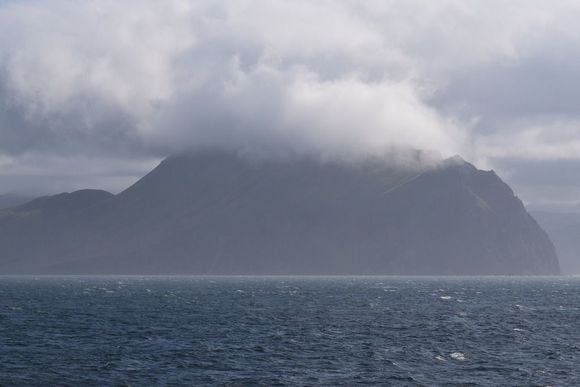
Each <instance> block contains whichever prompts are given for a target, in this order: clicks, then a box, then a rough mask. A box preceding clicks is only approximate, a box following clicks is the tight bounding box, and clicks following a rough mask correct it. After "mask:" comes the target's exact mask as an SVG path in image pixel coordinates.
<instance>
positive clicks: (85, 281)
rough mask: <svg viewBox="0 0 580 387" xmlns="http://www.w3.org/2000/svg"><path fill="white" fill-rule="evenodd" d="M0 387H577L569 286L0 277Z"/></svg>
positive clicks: (577, 316)
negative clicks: (265, 386)
mask: <svg viewBox="0 0 580 387" xmlns="http://www.w3.org/2000/svg"><path fill="white" fill-rule="evenodd" d="M0 384H2V385H55V384H58V385H174V384H177V385H179V384H183V385H195V386H200V385H221V384H229V385H268V386H274V385H280V386H282V385H358V384H360V385H363V384H367V385H394V386H407V385H408V386H433V385H457V386H459V385H467V386H498V385H534V386H536V385H537V386H547V385H554V386H565V385H569V386H578V385H580V280H579V279H573V278H557V279H554V278H552V279H547V278H546V279H523V278H492V279H489V278H488V279H465V278H464V279H436V278H380V277H372V278H217V277H216V278H211V277H209V278H200V277H182V278H179V277H169V278H161V277H152V278H144V277H101V278H87V277H68V278H36V279H35V278H32V277H26V278H25V277H0Z"/></svg>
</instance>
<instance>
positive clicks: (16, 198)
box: [0, 194, 32, 210]
mask: <svg viewBox="0 0 580 387" xmlns="http://www.w3.org/2000/svg"><path fill="white" fill-rule="evenodd" d="M31 199H32V198H31V197H28V196H22V195H15V194H4V195H0V210H1V209H4V208H10V207H15V206H18V205H20V204H24V203H26V202H28V201H30V200H31Z"/></svg>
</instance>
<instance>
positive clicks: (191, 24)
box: [0, 0, 580, 174]
mask: <svg viewBox="0 0 580 387" xmlns="http://www.w3.org/2000/svg"><path fill="white" fill-rule="evenodd" d="M578 16H580V5H579V4H577V3H576V2H572V1H564V0H562V1H551V2H547V1H540V0H538V1H524V0H516V1H512V2H504V1H499V0H497V1H496V0H488V1H469V2H466V1H458V0H443V1H438V2H432V1H420V0H405V1H402V0H389V1H378V0H376V1H375V0H366V1H354V0H339V1H330V0H322V1H316V2H313V1H306V0H296V1H279V2H270V1H260V0H240V1H235V2H233V1H225V0H224V1H202V0H200V1H195V2H191V1H186V0H167V1H157V0H141V1H136V0H127V1H123V2H118V1H113V0H86V1H76V0H44V1H39V0H22V1H12V0H8V1H5V2H2V3H0V154H1V155H3V156H4V157H5V158H9V159H10V160H11V163H10V165H11V168H13V170H17V169H18V168H17V166H18V165H22V166H26V165H28V164H27V163H28V161H26V160H29V159H30V158H35V159H42V158H44V157H46V158H51V159H53V160H54V159H55V158H59V157H61V158H62V160H75V159H77V158H78V159H79V160H80V159H83V160H85V162H80V163H79V165H84V166H85V167H86V168H89V164H90V163H92V162H94V163H101V162H103V161H102V160H104V159H108V160H118V162H119V163H120V164H118V165H121V163H123V162H133V161H135V162H140V161H139V160H151V159H155V158H157V159H159V158H161V157H163V156H165V155H167V154H170V153H172V152H176V151H179V150H182V149H185V148H190V147H202V146H210V145H211V146H219V147H226V148H234V149H243V150H248V151H251V152H258V153H267V154H284V153H287V154H293V153H298V154H300V153H314V154H321V155H324V156H328V157H335V156H344V155H347V156H357V155H367V154H369V153H370V154H381V153H383V152H387V151H390V150H392V149H398V148H417V149H428V150H437V151H440V152H441V153H442V154H443V155H445V156H448V155H452V154H455V153H460V154H462V155H464V156H465V157H467V158H469V159H472V160H476V161H479V162H481V163H482V165H489V166H494V165H502V164H501V163H500V161H501V159H507V158H518V159H529V160H532V159H534V160H536V159H547V160H551V159H562V158H574V157H577V156H575V154H576V153H577V149H578V141H579V138H580V134H579V132H578V131H577V130H576V127H577V126H576V123H577V122H580V121H579V120H580V117H579V116H580V111H579V110H578V108H577V106H576V104H575V101H576V100H577V94H578V93H577V90H575V89H574V87H573V84H574V83H573V82H572V81H573V80H574V79H577V78H578V76H580V67H579V66H576V65H575V64H576V62H578V61H579V60H580V59H579V58H580V49H579V48H578V47H580V46H579V45H578V43H579V40H580V28H578V27H577V26H576V25H577V20H578ZM513 144H518V147H514V146H513ZM87 160H92V161H91V162H89V161H87ZM123 160H125V161H123ZM19 163H20V164H19ZM48 164H50V163H47V165H48ZM4 165H5V166H4V167H3V166H1V165H0V173H3V174H6V173H8V172H7V168H8V167H7V166H6V165H7V164H4ZM107 165H108V164H107ZM112 168H113V167H112V166H111V169H112ZM44 173H46V174H49V173H51V172H50V171H49V170H48V168H47V169H46V170H45V172H44ZM53 173H54V172H53ZM39 174H41V172H40V171H39Z"/></svg>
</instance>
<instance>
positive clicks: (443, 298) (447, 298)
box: [439, 296, 453, 300]
mask: <svg viewBox="0 0 580 387" xmlns="http://www.w3.org/2000/svg"><path fill="white" fill-rule="evenodd" d="M439 298H441V299H442V300H450V299H452V298H453V297H451V296H441V297H439Z"/></svg>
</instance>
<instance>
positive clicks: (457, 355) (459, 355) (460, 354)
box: [449, 352, 466, 361]
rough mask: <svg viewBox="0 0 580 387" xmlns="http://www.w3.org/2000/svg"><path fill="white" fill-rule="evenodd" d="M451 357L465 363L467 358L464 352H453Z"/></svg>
mask: <svg viewBox="0 0 580 387" xmlns="http://www.w3.org/2000/svg"><path fill="white" fill-rule="evenodd" d="M449 356H450V357H451V358H452V359H454V360H459V361H465V360H466V357H465V354H464V353H463V352H451V353H450V354H449Z"/></svg>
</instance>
